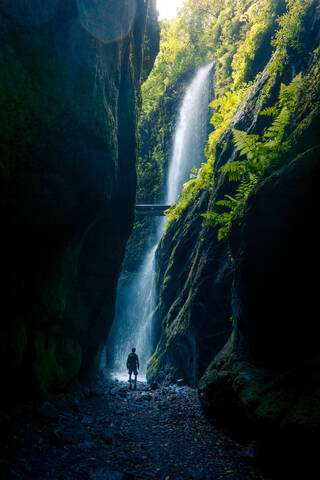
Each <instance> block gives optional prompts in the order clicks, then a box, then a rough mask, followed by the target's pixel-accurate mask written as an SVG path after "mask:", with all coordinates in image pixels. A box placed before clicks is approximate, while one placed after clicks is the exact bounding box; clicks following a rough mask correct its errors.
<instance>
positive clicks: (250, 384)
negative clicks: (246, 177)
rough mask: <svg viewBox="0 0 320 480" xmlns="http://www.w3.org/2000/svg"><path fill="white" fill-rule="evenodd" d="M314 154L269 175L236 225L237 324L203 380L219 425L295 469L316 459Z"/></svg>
mask: <svg viewBox="0 0 320 480" xmlns="http://www.w3.org/2000/svg"><path fill="white" fill-rule="evenodd" d="M319 159H320V148H319V147H317V148H314V149H311V150H308V151H307V152H305V153H303V154H301V155H299V156H298V157H296V158H295V159H293V160H292V162H290V163H289V165H288V166H285V167H283V168H282V169H280V170H278V171H276V172H273V173H272V174H271V175H269V176H267V177H266V178H265V179H264V180H263V181H261V182H260V184H259V185H258V187H257V189H256V191H255V192H254V194H253V195H252V196H251V197H250V200H249V202H248V205H247V209H246V213H245V215H244V216H243V218H241V219H239V221H238V222H237V223H236V224H235V225H234V227H233V232H232V241H231V248H232V253H233V255H234V258H235V275H234V288H233V318H234V322H235V328H234V332H233V335H232V337H231V340H230V341H229V343H228V344H227V345H226V347H225V348H224V349H223V350H222V352H221V353H220V354H219V355H218V356H217V357H216V358H215V360H214V361H213V362H212V364H211V365H210V366H209V368H208V369H207V371H206V373H205V375H204V376H203V378H202V379H201V381H200V384H199V391H200V398H201V399H202V403H203V405H204V407H205V409H206V410H207V412H208V413H209V415H211V416H212V417H213V418H214V419H215V422H217V423H218V424H219V425H220V426H222V427H224V428H227V429H229V430H231V431H232V432H233V433H235V434H237V435H244V436H245V435H247V436H249V438H250V435H252V434H254V435H255V436H258V447H259V450H260V456H261V459H262V460H263V461H264V462H267V463H268V464H270V463H275V464H276V463H277V462H280V464H281V465H284V464H289V466H290V467H293V468H295V466H299V465H300V464H301V463H303V462H305V463H306V462H309V461H314V459H315V458H316V457H315V456H314V454H315V443H314V441H315V435H316V432H318V431H319V427H320V396H319V392H320V390H319V385H320V377H319V362H320V357H319V349H318V346H317V339H318V337H319V334H320V327H319V324H318V321H317V319H316V315H315V312H316V310H317V284H316V283H315V281H314V275H313V274H312V272H313V271H317V270H318V268H319V266H320V265H319V263H320V262H319V256H318V254H317V239H316V234H315V231H316V229H315V219H316V218H318V216H319V201H317V196H318V193H317V192H318V185H319V183H318V182H319V180H320V169H319ZM306 457H307V459H308V460H306Z"/></svg>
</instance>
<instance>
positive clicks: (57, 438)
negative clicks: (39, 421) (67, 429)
mask: <svg viewBox="0 0 320 480" xmlns="http://www.w3.org/2000/svg"><path fill="white" fill-rule="evenodd" d="M44 441H45V443H49V444H50V445H53V446H54V447H58V448H62V447H63V446H64V439H63V435H62V434H61V433H60V432H59V431H58V430H53V431H52V432H50V433H49V435H48V436H47V437H45V438H44Z"/></svg>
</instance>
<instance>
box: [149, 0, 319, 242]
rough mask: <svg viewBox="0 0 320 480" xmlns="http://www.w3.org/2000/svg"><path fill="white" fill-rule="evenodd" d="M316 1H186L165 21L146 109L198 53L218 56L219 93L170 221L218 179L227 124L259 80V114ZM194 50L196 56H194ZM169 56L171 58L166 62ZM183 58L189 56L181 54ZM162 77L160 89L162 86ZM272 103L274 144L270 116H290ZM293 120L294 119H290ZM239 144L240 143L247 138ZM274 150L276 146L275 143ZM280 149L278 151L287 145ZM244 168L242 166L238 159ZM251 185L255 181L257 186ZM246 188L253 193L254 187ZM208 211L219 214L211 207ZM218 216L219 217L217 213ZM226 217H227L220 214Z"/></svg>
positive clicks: (295, 51) (296, 51)
mask: <svg viewBox="0 0 320 480" xmlns="http://www.w3.org/2000/svg"><path fill="white" fill-rule="evenodd" d="M316 6H317V2H316V1H314V0H294V1H293V0H288V1H286V2H284V1H283V0H265V1H261V2H250V1H248V0H246V1H238V2H230V1H228V0H226V1H225V2H222V4H221V2H216V1H215V0H208V1H207V2H205V3H203V2H195V3H194V2H186V4H185V6H184V8H183V9H182V11H181V14H180V16H179V17H178V19H177V21H176V22H175V23H172V24H171V26H170V27H168V26H166V30H165V32H166V34H165V37H164V40H163V42H162V49H161V51H160V54H159V56H158V59H157V63H156V67H155V69H154V71H153V72H152V74H151V75H150V77H149V79H148V81H147V83H146V84H145V87H144V88H145V90H144V97H143V98H144V102H145V113H144V115H147V114H149V112H150V111H152V109H154V108H155V106H156V105H157V101H158V98H159V97H160V95H161V94H162V93H163V88H164V85H167V84H169V83H170V79H171V78H175V76H176V75H178V74H179V72H180V71H181V69H183V68H185V66H186V65H188V66H190V60H189V56H190V57H191V58H194V62H195V63H194V64H193V66H196V64H197V62H199V61H202V62H205V61H208V60H209V59H210V60H214V61H215V98H214V100H213V101H212V103H211V104H210V106H211V107H212V108H213V115H212V119H211V123H212V125H213V127H214V130H213V132H212V133H211V134H210V136H209V139H208V145H207V149H206V155H207V158H208V161H207V162H206V163H205V164H203V165H202V167H201V168H200V169H199V171H198V172H197V175H194V174H193V175H192V178H191V180H190V182H188V183H187V184H186V185H185V187H184V189H183V191H182V194H181V197H180V199H179V202H178V203H177V204H176V205H174V206H173V208H171V209H170V211H169V222H172V221H173V220H174V219H177V218H178V216H179V215H180V214H181V212H182V211H183V209H184V208H185V207H186V205H188V203H189V202H190V201H191V200H193V199H195V197H196V195H197V192H199V191H201V190H204V189H207V188H208V187H209V186H210V185H211V186H212V184H213V181H214V169H215V166H214V164H215V156H216V147H217V144H218V142H219V141H220V139H221V136H222V135H223V134H224V133H225V132H226V130H227V129H228V128H230V127H232V122H233V119H234V117H235V115H237V114H239V113H240V112H241V110H242V109H243V107H244V105H245V103H246V101H247V99H248V98H249V97H250V95H251V94H252V91H253V90H254V89H256V86H257V85H258V84H259V83H261V82H263V83H264V85H263V88H262V89H261V91H259V105H258V106H257V108H256V112H255V114H254V115H255V116H258V115H259V113H261V110H262V107H263V106H264V105H267V104H268V101H269V99H270V95H271V93H272V92H273V86H274V83H275V80H276V78H278V77H279V76H281V74H282V72H283V69H284V67H285V65H286V62H287V60H288V58H289V56H290V55H294V54H299V52H300V51H301V39H302V38H303V35H304V34H305V33H306V32H305V28H306V18H307V16H308V14H310V12H311V11H312V9H314V8H315V7H316ZM181 37H183V38H184V43H183V42H182V41H181ZM182 43H183V46H182ZM195 45H196V46H197V47H195ZM194 49H196V52H197V55H192V52H193V51H194ZM169 52H170V53H171V55H169ZM314 54H316V52H314ZM183 55H185V57H184V56H183ZM168 56H170V59H171V62H172V63H170V62H169V61H168ZM181 57H183V59H184V61H181ZM269 58H270V60H269V61H268V59H269ZM175 62H177V64H176V63H175ZM160 71H161V75H162V76H160V73H159V72H160ZM164 77H165V78H164ZM299 78H300V77H299ZM311 83H312V80H311V79H310V78H306V79H304V82H303V90H304V91H305V92H306V91H310V88H312V86H311ZM159 84H161V85H162V88H159ZM283 90H284V89H283ZM151 98H152V100H151ZM281 101H283V98H282V99H280V102H281ZM269 107H271V108H269V110H265V111H264V112H263V113H265V114H269V119H270V120H269V122H268V121H266V125H265V127H266V130H265V135H266V137H267V136H268V135H269V137H268V138H269V141H270V142H269V144H268V147H269V146H270V145H271V137H270V135H273V134H275V132H274V131H273V134H272V133H271V132H272V129H273V128H274V127H273V126H272V122H276V123H279V122H283V121H284V116H285V112H284V111H282V114H281V119H280V118H278V120H276V119H275V118H272V117H274V116H277V115H280V112H278V113H276V109H277V105H276V102H274V104H273V105H269ZM287 122H290V120H289V119H287ZM268 128H269V130H268ZM236 135H237V134H236ZM237 139H238V140H239V134H238V136H237ZM251 139H252V138H251ZM277 141H278V143H279V144H280V143H281V142H279V138H278V140H277ZM264 143H265V145H266V142H264ZM238 146H239V148H241V145H239V144H238ZM273 150H274V152H275V150H276V149H275V148H273ZM278 150H279V154H280V150H281V149H280V148H279V149H278ZM265 166H266V164H265ZM238 167H239V169H241V168H242V166H240V165H239V164H238ZM231 168H235V167H231ZM261 171H262V170H261ZM249 183H250V182H249ZM253 186H254V182H253V183H251V188H253ZM240 188H241V187H240ZM246 191H247V193H248V189H246ZM242 198H244V197H243V196H242ZM228 201H232V200H230V199H228ZM220 206H221V205H220ZM225 206H227V204H225ZM228 206H229V207H230V205H228ZM218 213H219V212H218ZM207 217H208V218H210V219H211V221H212V220H213V215H212V212H211V211H210V212H209V213H208V215H207ZM225 219H226V217H225ZM215 220H216V221H219V220H218V217H217V216H216V217H215ZM220 221H223V220H222V218H221V217H220ZM227 230H228V229H227ZM221 232H222V231H221ZM221 235H222V233H221V234H220V236H221Z"/></svg>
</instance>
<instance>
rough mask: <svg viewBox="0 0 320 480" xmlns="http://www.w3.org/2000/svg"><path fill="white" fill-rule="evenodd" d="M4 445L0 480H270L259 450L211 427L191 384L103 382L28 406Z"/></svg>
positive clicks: (0, 465)
mask: <svg viewBox="0 0 320 480" xmlns="http://www.w3.org/2000/svg"><path fill="white" fill-rule="evenodd" d="M7 420H8V419H7ZM2 422H5V419H4V417H2ZM1 430H2V432H3V431H4V430H3V428H2V429H1ZM1 443H2V445H1V447H2V452H1V456H0V478H1V480H9V479H10V480H11V479H12V480H16V479H24V480H46V479H50V480H126V479H127V480H129V479H132V480H142V479H143V480H148V479H159V480H182V479H191V480H202V479H203V480H210V479H214V480H215V479H217V480H218V479H229V480H232V479H237V480H240V479H241V480H249V479H257V480H266V479H267V476H266V475H264V474H263V473H261V472H259V471H258V470H257V469H256V468H255V467H254V464H253V462H252V460H253V459H254V455H253V451H252V450H253V449H252V447H253V445H250V444H249V445H248V444H246V445H241V444H239V443H237V442H235V441H233V440H231V439H230V438H229V437H227V436H226V435H225V434H223V433H222V432H221V431H219V430H217V429H216V428H215V427H214V426H213V425H212V424H210V423H209V422H208V420H207V419H206V418H205V416H204V415H203V412H202V410H201V407H200V404H199V401H198V397H197V392H196V390H193V389H191V388H189V387H185V386H177V385H169V386H166V387H164V386H162V387H159V388H155V389H152V388H151V387H150V386H147V385H146V384H145V383H142V382H139V383H138V388H137V390H136V391H130V390H129V388H128V384H127V383H125V382H117V381H111V380H110V379H101V380H100V381H99V383H98V384H97V385H96V386H95V387H94V389H88V388H86V389H81V390H78V391H76V392H73V393H72V394H71V393H70V394H64V395H57V396H52V397H49V398H48V399H47V400H46V401H44V402H43V403H42V404H41V405H40V406H37V408H36V409H35V405H34V404H31V403H30V404H28V405H27V406H26V407H24V408H23V409H22V410H19V412H18V414H17V415H16V420H15V422H12V421H11V430H10V435H8V434H6V435H5V436H3V435H2V441H1ZM268 478H269V477H268Z"/></svg>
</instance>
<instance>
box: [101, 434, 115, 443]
mask: <svg viewBox="0 0 320 480" xmlns="http://www.w3.org/2000/svg"><path fill="white" fill-rule="evenodd" d="M101 439H102V440H103V441H104V443H106V444H107V445H110V444H111V443H112V442H113V435H112V433H111V432H103V433H102V435H101Z"/></svg>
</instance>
